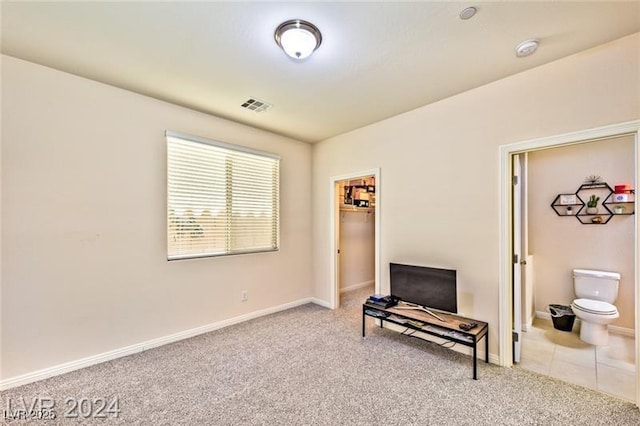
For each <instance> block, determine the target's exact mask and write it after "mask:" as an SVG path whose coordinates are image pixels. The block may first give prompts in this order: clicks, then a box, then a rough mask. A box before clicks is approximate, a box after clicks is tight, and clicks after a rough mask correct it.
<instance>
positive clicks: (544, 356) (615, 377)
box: [520, 318, 636, 402]
mask: <svg viewBox="0 0 640 426" xmlns="http://www.w3.org/2000/svg"><path fill="white" fill-rule="evenodd" d="M576 329H578V330H579V328H578V327H577V324H576V325H574V327H573V331H572V332H566V331H560V330H556V329H555V328H553V323H552V322H551V320H545V319H540V318H536V319H535V321H534V323H533V327H532V328H531V329H530V330H528V331H526V332H523V333H522V352H521V356H520V366H521V367H523V368H526V369H529V370H533V371H537V372H538V373H542V374H546V375H548V376H552V377H555V378H558V379H561V380H564V381H567V382H570V383H574V384H577V385H580V386H585V387H588V388H592V389H597V390H599V391H601V392H605V393H608V394H610V395H614V396H617V397H619V398H623V399H626V400H628V401H632V402H635V399H636V387H635V380H636V375H635V356H634V354H635V341H634V338H633V337H627V336H622V335H619V334H609V345H607V346H593V345H589V344H587V343H584V342H583V341H582V340H580V335H579V332H577V331H576Z"/></svg>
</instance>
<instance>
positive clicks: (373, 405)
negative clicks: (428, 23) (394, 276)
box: [0, 289, 640, 426]
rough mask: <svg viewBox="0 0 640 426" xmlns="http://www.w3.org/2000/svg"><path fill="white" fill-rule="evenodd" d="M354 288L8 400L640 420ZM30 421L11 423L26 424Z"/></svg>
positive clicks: (281, 417) (306, 414) (309, 417)
mask: <svg viewBox="0 0 640 426" xmlns="http://www.w3.org/2000/svg"><path fill="white" fill-rule="evenodd" d="M369 292H370V291H369V290H367V289H365V290H359V291H355V292H352V293H350V294H348V295H346V297H345V298H344V299H343V307H342V308H341V309H339V310H335V311H330V310H327V309H324V308H321V307H318V306H316V305H312V304H309V305H305V306H301V307H298V308H295V309H291V310H288V311H285V312H280V313H277V314H273V315H269V316H267V317H263V318H259V319H256V320H253V321H249V322H246V323H243V324H239V325H235V326H232V327H228V328H226V329H223V330H218V331H214V332H211V333H207V334H205V335H201V336H198V337H194V338H192V339H188V340H184V341H181V342H177V343H174V344H171V345H166V346H163V347H161V348H157V349H153V350H149V351H146V352H143V353H140V354H137V355H132V356H128V357H125V358H121V359H117V360H114V361H111V362H107V363H103V364H100V365H96V366H93V367H90V368H86V369H83V370H79V371H75V372H72V373H69V374H65V375H63V376H58V377H54V378H51V379H48V380H44V381H41V382H38V383H33V384H30V385H26V386H22V387H19V388H15V389H10V390H8V391H5V392H3V393H2V401H0V404H1V405H2V407H0V408H2V409H6V403H7V401H8V400H11V401H15V400H17V399H19V398H24V399H25V400H26V401H30V400H33V398H35V397H44V396H46V397H49V398H53V400H55V401H56V407H57V412H58V413H57V414H58V416H61V415H62V412H63V411H64V408H65V406H64V401H65V399H66V398H75V399H76V400H79V399H81V398H83V397H86V398H92V399H95V398H107V400H111V399H113V398H115V397H117V398H118V399H119V401H120V408H121V412H120V414H119V417H118V418H113V417H111V418H108V419H106V420H96V419H89V420H86V419H82V418H78V419H57V420H56V421H55V422H45V421H37V422H35V421H32V422H31V424H42V425H44V424H67V423H69V424H77V423H84V424H144V425H147V424H149V425H169V424H171V425H563V426H566V425H639V424H640V411H639V410H638V409H637V408H636V407H635V406H634V405H633V404H630V403H628V402H625V401H623V400H620V399H617V398H613V397H609V396H606V395H604V394H602V393H598V392H596V391H593V390H590V389H586V388H581V387H579V386H575V385H570V384H566V383H563V382H561V381H559V380H556V379H552V378H549V377H546V376H542V375H539V374H537V373H534V372H530V371H527V370H524V369H520V368H512V369H506V368H501V367H497V366H494V365H487V364H485V363H484V362H480V363H479V364H478V365H479V371H478V373H479V380H477V381H476V380H472V379H471V359H470V358H469V357H467V356H464V355H462V354H459V353H456V352H454V351H451V350H448V349H444V348H441V347H439V346H437V345H436V344H433V343H427V342H423V341H420V340H418V339H412V338H408V337H406V336H401V335H399V334H398V333H395V332H393V331H390V330H382V329H380V328H378V327H376V326H375V325H374V322H373V320H372V319H368V320H367V338H365V339H362V338H361V337H360V332H361V329H360V327H361V322H360V319H361V316H360V315H361V303H362V301H363V300H364V299H365V297H366V295H367V294H368V293H369ZM21 423H22V422H19V421H18V422H11V424H21Z"/></svg>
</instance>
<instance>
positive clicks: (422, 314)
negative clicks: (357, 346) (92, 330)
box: [362, 302, 489, 380]
mask: <svg viewBox="0 0 640 426" xmlns="http://www.w3.org/2000/svg"><path fill="white" fill-rule="evenodd" d="M404 305H405V302H402V304H401V305H399V306H393V307H389V308H384V307H382V306H380V305H375V304H373V303H364V304H363V305H362V337H363V338H364V337H365V318H366V317H372V318H377V319H379V320H380V328H383V327H384V323H385V322H390V323H393V324H396V325H399V326H401V327H405V328H407V329H410V330H415V331H419V332H421V333H424V334H428V335H431V336H436V337H439V338H441V339H444V340H448V341H450V342H455V343H459V344H461V345H463V346H467V347H470V348H473V379H474V380H478V342H479V341H480V340H482V338H484V353H485V362H486V363H488V362H489V324H487V323H486V322H483V321H478V320H474V319H471V318H465V317H461V316H459V315H454V314H445V313H441V312H438V314H437V315H436V314H434V313H433V312H431V311H429V310H428V309H426V308H424V307H422V306H418V305H413V306H404ZM410 305H412V304H410ZM471 322H475V323H476V324H478V326H477V327H475V328H472V329H471V330H468V331H465V330H462V329H460V327H459V326H460V324H462V323H467V324H468V323H471ZM412 337H418V338H420V339H423V340H427V341H428V340H429V339H427V338H425V337H423V336H420V335H418V334H417V333H416V334H412Z"/></svg>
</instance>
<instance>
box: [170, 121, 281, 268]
mask: <svg viewBox="0 0 640 426" xmlns="http://www.w3.org/2000/svg"><path fill="white" fill-rule="evenodd" d="M166 137H167V239H168V244H167V247H168V259H169V260H174V259H186V258H194V257H204V256H219V255H227V254H238V253H252V252H261V251H273V250H277V249H278V247H279V217H278V213H279V201H280V200H279V181H280V169H279V165H280V164H279V163H280V159H279V157H278V156H277V155H274V154H270V153H266V152H261V151H256V150H252V149H249V148H244V147H240V146H235V145H231V144H226V143H222V142H217V141H213V140H209V139H204V138H199V137H196V136H189V135H183V134H180V133H176V132H170V131H167V132H166Z"/></svg>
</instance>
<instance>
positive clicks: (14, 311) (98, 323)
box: [1, 56, 312, 379]
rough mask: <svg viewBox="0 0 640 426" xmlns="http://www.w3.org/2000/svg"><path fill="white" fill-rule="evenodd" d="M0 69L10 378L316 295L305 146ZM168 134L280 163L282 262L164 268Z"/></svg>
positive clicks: (93, 87) (66, 80) (72, 79)
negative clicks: (272, 156)
mask: <svg viewBox="0 0 640 426" xmlns="http://www.w3.org/2000/svg"><path fill="white" fill-rule="evenodd" d="M2 60H3V62H2V89H3V91H2V103H3V108H2V124H3V126H2V154H3V155H2V189H1V190H2V192H1V194H2V206H3V210H2V229H3V233H2V259H1V262H2V334H1V336H2V342H3V345H2V354H1V355H2V364H3V365H2V376H1V377H2V378H3V379H6V378H10V377H15V376H18V375H22V374H25V373H29V372H33V371H35V370H38V369H43V368H47V367H52V366H55V365H58V364H61V363H65V362H68V361H74V360H78V359H80V358H83V357H88V356H92V355H96V354H100V353H103V352H105V351H109V350H114V349H118V348H121V347H125V346H127V345H133V344H137V343H140V342H144V341H147V340H150V339H154V338H159V337H164V336H166V335H170V334H173V333H178V332H181V331H185V330H189V329H192V328H195V327H198V326H203V325H207V324H211V323H215V322H218V321H221V320H224V319H229V318H232V317H235V316H238V315H242V314H246V313H250V312H255V311H258V310H261V309H265V308H269V307H276V306H279V305H282V304H285V303H289V302H294V301H297V300H300V299H303V298H308V297H310V296H311V290H312V289H311V284H310V272H311V258H310V252H311V246H310V237H311V210H310V209H311V207H310V206H311V199H310V195H309V194H310V188H311V174H310V168H311V147H310V146H309V145H307V144H304V143H301V142H298V141H295V140H292V139H288V138H285V137H281V136H277V135H274V134H271V133H268V132H264V131H260V130H257V129H255V128H251V127H247V126H242V125H239V124H235V123H232V122H229V121H226V120H223V119H219V118H215V117H212V116H209V115H205V114H201V113H198V112H194V111H191V110H188V109H185V108H181V107H177V106H174V105H171V104H168V103H164V102H160V101H157V100H154V99H151V98H148V97H144V96H139V95H136V94H133V93H130V92H127V91H124V90H120V89H117V88H114V87H111V86H107V85H103V84H99V83H96V82H93V81H90V80H86V79H82V78H78V77H76V76H73V75H70V74H65V73H62V72H58V71H55V70H52V69H49V68H45V67H41V66H38V65H34V64H31V63H28V62H24V61H21V60H17V59H14V58H11V57H6V56H5V57H3V58H2ZM165 129H171V130H175V131H180V132H185V133H190V134H194V135H198V136H203V137H208V138H212V139H217V140H220V141H224V142H230V143H235V144H239V145H244V146H249V147H253V148H257V149H261V150H266V151H270V152H274V153H277V154H280V155H281V156H282V161H281V250H280V251H279V252H276V253H264V254H253V255H241V256H231V257H220V258H208V259H197V260H186V261H173V262H167V260H166V255H167V254H166V147H165V146H166V144H165V140H164V133H163V132H164V130H165ZM243 290H247V291H248V292H249V301H247V302H241V291H243Z"/></svg>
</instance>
